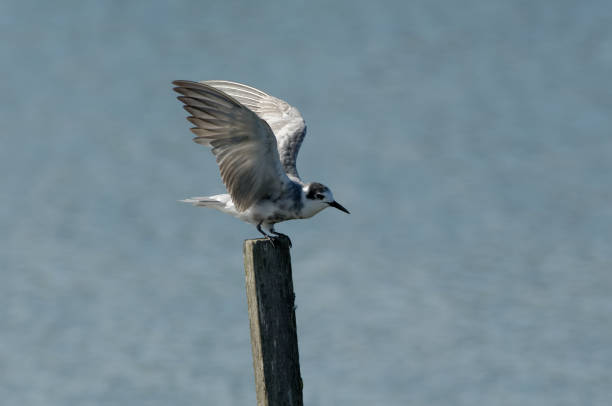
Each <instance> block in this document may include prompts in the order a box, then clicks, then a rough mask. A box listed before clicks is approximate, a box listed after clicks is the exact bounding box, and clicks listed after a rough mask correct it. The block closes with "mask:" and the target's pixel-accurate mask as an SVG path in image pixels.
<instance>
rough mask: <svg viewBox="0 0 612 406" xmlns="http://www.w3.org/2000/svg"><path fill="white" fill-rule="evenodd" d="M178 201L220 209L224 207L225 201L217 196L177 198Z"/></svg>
mask: <svg viewBox="0 0 612 406" xmlns="http://www.w3.org/2000/svg"><path fill="white" fill-rule="evenodd" d="M179 202H183V203H191V204H193V205H194V206H199V207H210V208H213V209H221V208H223V207H225V203H226V202H224V201H223V200H218V199H217V196H200V197H190V198H189V199H183V200H179Z"/></svg>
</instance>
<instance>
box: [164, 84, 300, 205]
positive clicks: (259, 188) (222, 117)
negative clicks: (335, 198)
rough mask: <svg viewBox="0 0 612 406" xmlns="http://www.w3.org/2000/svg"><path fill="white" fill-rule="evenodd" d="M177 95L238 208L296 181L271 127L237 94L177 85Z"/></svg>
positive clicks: (277, 194) (272, 193) (273, 193)
mask: <svg viewBox="0 0 612 406" xmlns="http://www.w3.org/2000/svg"><path fill="white" fill-rule="evenodd" d="M173 84H174V85H175V86H176V87H175V88H174V90H175V91H176V92H177V93H180V94H181V95H182V96H179V97H178V99H179V100H180V101H181V102H183V103H184V104H185V105H184V106H183V107H184V108H185V110H187V111H188V112H189V113H190V114H191V116H190V117H188V118H187V119H188V120H189V121H190V122H191V123H192V124H193V125H195V127H194V128H192V129H191V131H192V132H193V133H194V134H195V135H196V137H195V138H194V139H193V140H194V141H195V142H196V143H198V144H201V145H206V146H209V147H212V153H213V154H214V155H215V157H216V159H217V163H218V165H219V170H220V172H221V179H223V183H224V184H225V186H226V187H227V190H228V192H229V194H230V196H231V197H232V201H233V202H234V204H235V206H236V208H237V209H238V210H239V211H244V210H246V209H248V208H249V207H250V206H251V205H253V204H254V203H255V202H257V201H258V200H259V199H261V198H263V197H264V196H270V197H272V198H274V197H277V196H280V194H281V193H282V190H283V187H284V185H285V184H286V183H288V182H290V180H289V178H288V177H287V175H286V174H285V172H284V170H283V167H282V165H281V161H280V159H279V153H278V147H277V142H276V138H275V136H274V133H273V131H272V129H271V128H270V126H269V125H268V124H267V123H266V122H265V121H264V120H262V119H261V118H260V117H258V116H257V115H256V113H254V112H253V111H251V110H249V109H248V108H247V107H245V106H244V105H243V104H241V103H240V102H238V101H237V100H235V99H234V98H233V97H232V96H231V95H228V94H225V93H224V92H223V91H220V90H217V89H216V88H214V87H211V86H208V85H207V84H205V83H198V82H191V81H186V80H177V81H174V82H173Z"/></svg>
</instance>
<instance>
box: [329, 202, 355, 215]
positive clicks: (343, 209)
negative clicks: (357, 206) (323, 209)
mask: <svg viewBox="0 0 612 406" xmlns="http://www.w3.org/2000/svg"><path fill="white" fill-rule="evenodd" d="M329 205H330V206H331V207H335V208H336V209H338V210H340V211H343V212H345V213H347V214H351V213H349V211H348V210H347V209H345V208H344V207H343V206H342V205H341V204H340V203H338V202H337V201H335V200H334V201H333V202H331V203H329Z"/></svg>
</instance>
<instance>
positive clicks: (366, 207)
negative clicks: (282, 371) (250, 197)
mask: <svg viewBox="0 0 612 406" xmlns="http://www.w3.org/2000/svg"><path fill="white" fill-rule="evenodd" d="M0 37H1V38H2V42H0V60H1V64H0V73H1V78H2V79H1V80H0V91H1V93H0V103H1V105H0V122H1V123H2V131H1V137H2V138H1V139H2V145H1V148H0V170H1V173H2V177H1V179H2V181H1V187H2V193H1V194H0V230H1V233H0V332H1V333H0V334H1V339H0V399H2V401H1V403H2V405H28V406H34V405H45V406H48V405H62V406H63V405H73V404H74V405H76V404H78V405H92V406H93V405H203V404H205V405H249V404H251V405H252V404H255V391H254V384H253V372H252V366H251V348H250V341H249V331H248V319H247V311H246V300H245V289H244V274H243V268H242V251H241V246H242V241H243V240H244V239H246V238H251V237H257V235H258V233H257V232H256V230H255V229H254V228H253V227H252V226H250V225H248V224H244V223H241V222H239V221H237V220H235V219H232V218H231V217H229V216H225V215H222V214H221V213H218V212H215V211H210V210H205V209H198V208H194V207H191V206H187V205H182V204H179V203H177V200H178V199H181V198H185V197H188V196H193V195H202V194H209V193H211V194H212V193H219V192H223V191H224V189H223V185H222V183H221V182H220V179H219V174H218V170H217V167H216V164H215V162H214V158H213V157H212V155H211V154H210V153H209V152H208V151H207V150H206V149H205V148H202V147H199V146H198V145H196V144H194V143H192V141H191V136H190V135H191V134H190V132H189V131H188V127H189V123H187V121H185V115H186V114H185V112H184V111H183V110H182V108H181V106H180V103H179V102H178V101H177V100H176V99H175V94H173V92H172V90H171V85H170V82H171V81H172V80H174V79H189V80H204V79H228V80H234V81H239V82H244V83H247V84H251V85H253V86H255V87H258V88H261V89H263V90H265V91H267V92H268V93H270V94H272V95H275V96H277V97H281V98H283V99H285V100H287V101H289V102H290V103H291V104H293V105H295V106H297V107H298V108H299V109H300V111H301V112H302V114H303V115H304V117H305V118H306V121H307V124H308V130H309V133H308V136H307V138H306V140H305V142H304V144H303V147H302V150H301V154H300V160H299V161H298V164H299V165H298V167H299V170H300V173H301V175H302V177H303V178H305V179H306V180H313V181H319V182H323V183H325V184H328V185H329V186H331V188H332V190H333V191H334V194H335V197H336V198H337V199H338V201H339V202H341V203H342V204H343V205H345V206H346V207H347V208H348V209H349V210H351V213H352V214H351V215H350V216H347V215H345V214H343V213H340V212H338V211H336V210H327V211H324V212H323V213H321V214H319V215H318V216H316V217H315V218H313V219H312V220H309V221H303V222H288V223H283V224H280V225H279V226H278V227H277V229H278V230H279V231H281V232H285V233H288V234H289V235H291V237H292V239H293V242H294V249H293V250H292V256H293V268H294V283H295V289H296V294H297V305H298V309H297V321H298V334H299V345H300V355H301V366H302V375H303V379H304V385H305V386H304V396H305V402H306V404H308V405H429V406H435V405H538V406H543V405H610V404H611V403H612V297H611V294H610V292H611V291H612V275H611V270H612V254H611V251H610V239H611V237H612V232H611V229H612V205H611V204H610V200H611V198H612V191H611V188H610V181H611V174H612V114H611V113H612V85H611V82H610V80H611V77H612V6H610V3H609V2H606V1H586V2H578V1H537V2H535V1H533V2H530V1H515V2H508V1H464V2H451V1H430V0H427V1H425V0H423V1H413V2H404V1H381V2H369V1H335V2H326V1H309V2H305V1H298V2H282V3H281V2H238V1H223V2H197V1H185V2H162V1H146V2H145V1H132V2H124V1H105V2H101V1H79V2H77V1H53V2H42V1H38V2H31V1H22V0H19V1H18V0H3V1H2V2H0Z"/></svg>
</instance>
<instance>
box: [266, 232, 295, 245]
mask: <svg viewBox="0 0 612 406" xmlns="http://www.w3.org/2000/svg"><path fill="white" fill-rule="evenodd" d="M271 233H272V234H274V235H275V236H276V238H278V237H285V238H286V239H287V241H289V248H291V247H293V244H291V238H289V236H288V235H287V234H283V233H277V232H276V231H274V230H272V231H271Z"/></svg>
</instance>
